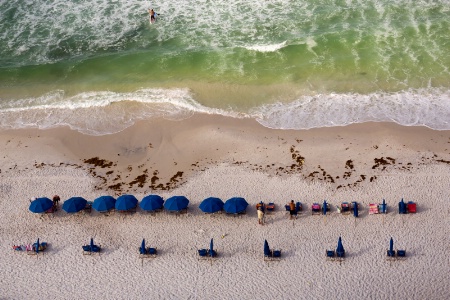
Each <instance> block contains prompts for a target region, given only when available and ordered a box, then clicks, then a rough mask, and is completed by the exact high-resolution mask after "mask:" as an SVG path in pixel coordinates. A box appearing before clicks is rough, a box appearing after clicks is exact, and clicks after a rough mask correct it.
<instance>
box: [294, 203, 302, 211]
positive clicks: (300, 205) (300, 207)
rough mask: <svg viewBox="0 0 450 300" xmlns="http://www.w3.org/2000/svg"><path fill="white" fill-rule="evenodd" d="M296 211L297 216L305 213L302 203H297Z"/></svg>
mask: <svg viewBox="0 0 450 300" xmlns="http://www.w3.org/2000/svg"><path fill="white" fill-rule="evenodd" d="M295 211H296V213H297V214H298V213H301V212H302V211H303V205H302V203H301V202H297V203H295Z"/></svg>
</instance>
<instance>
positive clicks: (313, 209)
mask: <svg viewBox="0 0 450 300" xmlns="http://www.w3.org/2000/svg"><path fill="white" fill-rule="evenodd" d="M321 213H322V207H321V206H320V204H319V203H313V205H312V206H311V214H312V215H320V214H321Z"/></svg>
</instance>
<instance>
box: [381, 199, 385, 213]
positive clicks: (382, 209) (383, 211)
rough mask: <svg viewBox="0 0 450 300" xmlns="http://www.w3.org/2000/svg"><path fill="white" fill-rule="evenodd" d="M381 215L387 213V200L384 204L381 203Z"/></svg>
mask: <svg viewBox="0 0 450 300" xmlns="http://www.w3.org/2000/svg"><path fill="white" fill-rule="evenodd" d="M381 213H383V214H385V213H386V200H384V199H383V203H381Z"/></svg>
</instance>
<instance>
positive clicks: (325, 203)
mask: <svg viewBox="0 0 450 300" xmlns="http://www.w3.org/2000/svg"><path fill="white" fill-rule="evenodd" d="M327 205H328V204H327V200H324V201H323V206H322V213H323V214H324V215H327Z"/></svg>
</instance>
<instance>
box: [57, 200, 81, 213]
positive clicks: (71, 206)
mask: <svg viewBox="0 0 450 300" xmlns="http://www.w3.org/2000/svg"><path fill="white" fill-rule="evenodd" d="M86 203H87V200H86V199H84V198H82V197H72V198H69V199H67V200H66V201H64V204H63V207H62V208H63V210H64V211H65V212H67V213H69V214H70V213H76V212H79V211H80V210H82V209H84V208H85V207H86Z"/></svg>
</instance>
